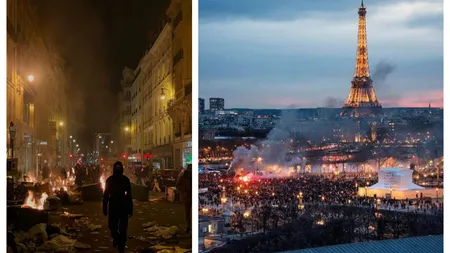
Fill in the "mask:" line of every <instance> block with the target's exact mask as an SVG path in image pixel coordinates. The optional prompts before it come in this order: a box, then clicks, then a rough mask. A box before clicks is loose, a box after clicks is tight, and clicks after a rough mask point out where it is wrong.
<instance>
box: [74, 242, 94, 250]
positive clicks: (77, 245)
mask: <svg viewBox="0 0 450 253" xmlns="http://www.w3.org/2000/svg"><path fill="white" fill-rule="evenodd" d="M90 248H91V245H89V244H86V243H81V242H75V249H90Z"/></svg>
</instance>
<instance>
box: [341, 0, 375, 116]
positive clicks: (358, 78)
mask: <svg viewBox="0 0 450 253" xmlns="http://www.w3.org/2000/svg"><path fill="white" fill-rule="evenodd" d="M358 14H359V22H358V43H357V50H356V67H355V74H354V76H353V80H352V87H351V89H350V94H349V95H348V98H347V101H346V102H345V104H344V106H343V107H342V108H343V110H342V112H341V115H342V116H351V117H359V116H371V115H375V114H376V113H377V112H378V111H379V110H380V109H381V105H380V103H378V100H377V96H376V95H375V91H374V89H373V85H372V83H373V82H372V79H371V78H370V71H369V56H368V53H367V35H366V7H364V2H363V1H361V6H360V7H359V10H358Z"/></svg>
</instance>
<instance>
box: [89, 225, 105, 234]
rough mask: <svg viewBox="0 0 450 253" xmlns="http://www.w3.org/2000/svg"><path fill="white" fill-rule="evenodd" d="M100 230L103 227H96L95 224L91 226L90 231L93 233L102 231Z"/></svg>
mask: <svg viewBox="0 0 450 253" xmlns="http://www.w3.org/2000/svg"><path fill="white" fill-rule="evenodd" d="M100 228H102V225H95V224H91V225H89V230H90V231H91V232H94V231H95V230H98V229H100Z"/></svg>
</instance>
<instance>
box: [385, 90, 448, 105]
mask: <svg viewBox="0 0 450 253" xmlns="http://www.w3.org/2000/svg"><path fill="white" fill-rule="evenodd" d="M380 103H381V105H383V106H384V107H428V104H429V103H431V106H432V107H444V91H443V90H430V91H420V92H412V93H409V94H402V95H401V97H399V98H385V99H383V98H380Z"/></svg>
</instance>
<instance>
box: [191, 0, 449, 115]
mask: <svg viewBox="0 0 450 253" xmlns="http://www.w3.org/2000/svg"><path fill="white" fill-rule="evenodd" d="M283 3H284V4H283V5H276V4H275V3H274V2H270V1H261V3H260V5H258V6H256V5H254V4H253V5H251V1H249V2H245V3H241V4H236V3H235V1H229V2H226V3H220V2H217V1H212V0H211V1H201V2H200V5H199V14H200V18H199V48H200V50H199V53H200V55H199V68H200V76H199V81H200V82H199V97H204V98H208V97H216V96H217V95H218V94H217V90H221V92H220V97H223V98H225V100H227V108H254V109H260V108H267V109H270V108H274V109H275V108H276V109H283V108H288V107H296V108H314V107H341V106H342V104H343V102H344V101H345V99H346V97H347V95H348V92H349V90H350V85H351V84H350V81H351V79H352V78H353V72H354V68H355V55H356V54H355V53H356V38H357V24H358V14H357V12H358V7H359V5H360V1H343V0H341V1H323V2H321V3H315V4H314V5H313V4H312V2H309V1H305V2H301V3H300V2H295V1H285V2H283ZM364 4H365V6H366V8H367V34H368V35H367V37H368V53H369V64H370V71H371V76H372V79H373V80H374V88H375V92H376V94H377V96H378V98H379V101H380V103H381V104H382V106H383V107H428V104H429V103H431V106H432V107H443V69H442V66H443V57H442V56H443V44H442V32H443V28H442V16H443V7H442V1H437V0H427V1H420V2H419V1H377V2H376V3H375V2H373V1H366V2H365V3H364ZM324 34H327V35H328V36H325V35H324ZM324 73H325V74H324ZM249 97H255V99H249Z"/></svg>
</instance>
